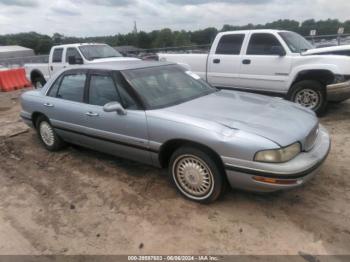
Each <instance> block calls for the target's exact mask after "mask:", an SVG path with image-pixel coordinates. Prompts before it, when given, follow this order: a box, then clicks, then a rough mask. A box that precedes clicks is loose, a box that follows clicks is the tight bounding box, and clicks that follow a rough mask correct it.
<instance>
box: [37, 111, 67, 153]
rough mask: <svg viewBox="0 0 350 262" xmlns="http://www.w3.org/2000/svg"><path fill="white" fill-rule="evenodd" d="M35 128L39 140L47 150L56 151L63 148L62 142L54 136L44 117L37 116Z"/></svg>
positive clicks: (54, 133)
mask: <svg viewBox="0 0 350 262" xmlns="http://www.w3.org/2000/svg"><path fill="white" fill-rule="evenodd" d="M35 126H36V129H37V131H38V136H39V139H40V141H41V142H42V143H43V144H44V146H45V148H46V149H47V150H49V151H58V150H60V149H61V148H63V147H64V146H65V143H64V141H63V140H62V139H61V138H60V137H59V136H58V135H57V134H56V132H55V130H54V129H53V127H52V126H51V124H50V122H49V120H48V119H47V118H46V117H44V116H39V118H38V119H37V121H36V125H35Z"/></svg>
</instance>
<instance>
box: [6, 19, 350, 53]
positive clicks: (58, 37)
mask: <svg viewBox="0 0 350 262" xmlns="http://www.w3.org/2000/svg"><path fill="white" fill-rule="evenodd" d="M340 26H343V27H344V28H345V33H350V20H348V21H345V22H343V23H342V22H340V21H339V20H338V19H327V20H320V21H315V20H314V19H308V20H305V21H303V22H302V23H299V22H298V21H295V20H288V19H284V20H277V21H274V22H271V23H266V24H264V25H262V24H257V25H254V24H247V25H242V26H234V25H227V24H226V25H224V26H223V27H222V29H221V30H220V31H231V30H247V29H264V28H269V29H284V30H290V31H294V32H297V33H300V34H301V35H306V36H307V35H309V33H310V30H314V29H316V30H317V34H318V35H325V34H336V33H337V30H338V28H339V27H340ZM218 32H219V31H218V30H217V29H216V28H214V27H209V28H206V29H203V30H196V31H184V30H182V31H172V30H171V29H169V28H165V29H162V30H154V31H152V32H149V33H147V32H144V31H140V32H138V33H128V34H116V35H111V36H99V37H67V36H64V35H62V34H60V33H55V34H54V35H53V36H52V37H50V36H48V35H42V34H38V33H36V32H29V33H19V34H9V35H0V45H21V46H24V47H28V48H32V49H34V51H35V53H37V54H47V53H49V50H50V48H51V47H52V46H53V45H58V44H69V43H84V42H90V43H92V42H95V43H106V44H109V45H111V46H121V45H133V46H137V47H141V48H145V49H149V48H162V47H177V46H189V45H208V44H210V43H211V42H212V41H213V40H214V38H215V36H216V35H217V33H218Z"/></svg>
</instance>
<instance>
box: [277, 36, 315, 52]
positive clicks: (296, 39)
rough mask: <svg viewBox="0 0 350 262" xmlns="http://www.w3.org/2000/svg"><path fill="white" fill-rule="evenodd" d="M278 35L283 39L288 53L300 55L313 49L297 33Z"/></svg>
mask: <svg viewBox="0 0 350 262" xmlns="http://www.w3.org/2000/svg"><path fill="white" fill-rule="evenodd" d="M279 35H280V36H281V37H282V38H283V40H284V41H285V42H286V44H287V45H288V47H289V49H290V51H292V52H293V53H301V52H305V51H307V50H309V49H313V48H314V47H313V46H312V44H310V42H308V41H307V40H306V39H305V38H304V37H302V36H301V35H299V34H297V33H294V32H280V33H279Z"/></svg>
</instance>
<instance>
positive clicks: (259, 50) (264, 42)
mask: <svg viewBox="0 0 350 262" xmlns="http://www.w3.org/2000/svg"><path fill="white" fill-rule="evenodd" d="M276 46H278V47H282V45H281V43H280V42H279V41H278V39H277V38H276V37H275V36H274V35H272V34H267V33H255V34H253V35H252V36H251V37H250V41H249V45H248V49H247V55H274V53H273V49H272V47H276ZM282 48H283V47H282Z"/></svg>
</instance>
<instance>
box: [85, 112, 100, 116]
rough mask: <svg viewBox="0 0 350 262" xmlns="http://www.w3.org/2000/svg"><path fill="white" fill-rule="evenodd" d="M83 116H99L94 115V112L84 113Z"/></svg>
mask: <svg viewBox="0 0 350 262" xmlns="http://www.w3.org/2000/svg"><path fill="white" fill-rule="evenodd" d="M85 115H87V116H99V114H97V113H94V112H86V113H85Z"/></svg>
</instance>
